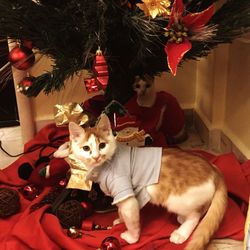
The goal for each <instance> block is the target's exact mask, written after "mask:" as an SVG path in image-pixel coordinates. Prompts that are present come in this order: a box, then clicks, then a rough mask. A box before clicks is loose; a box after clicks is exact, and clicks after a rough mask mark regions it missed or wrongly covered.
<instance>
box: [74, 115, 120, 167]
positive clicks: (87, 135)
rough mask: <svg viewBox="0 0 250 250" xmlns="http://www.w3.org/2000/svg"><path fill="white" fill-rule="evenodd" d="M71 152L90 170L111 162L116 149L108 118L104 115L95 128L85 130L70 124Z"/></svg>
mask: <svg viewBox="0 0 250 250" xmlns="http://www.w3.org/2000/svg"><path fill="white" fill-rule="evenodd" d="M69 132H70V141H71V150H72V152H71V153H73V154H74V156H75V157H76V158H77V159H79V160H81V161H82V162H83V163H84V164H85V166H86V167H87V168H89V169H91V168H94V167H97V166H100V165H102V164H103V163H104V162H105V161H107V160H110V159H111V158H112V156H113V154H114V152H115V149H116V140H115V137H114V136H113V134H112V130H111V126H110V122H109V119H108V117H107V116H106V115H105V114H102V115H101V117H100V120H99V122H98V123H97V125H96V126H95V127H92V128H87V129H83V128H82V127H80V126H78V125H77V124H75V123H72V122H71V123H70V124H69Z"/></svg>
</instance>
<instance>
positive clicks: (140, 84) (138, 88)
mask: <svg viewBox="0 0 250 250" xmlns="http://www.w3.org/2000/svg"><path fill="white" fill-rule="evenodd" d="M153 88H154V78H153V77H151V76H148V75H145V76H143V77H139V76H137V77H136V78H135V82H134V84H133V89H134V91H135V92H136V93H137V95H138V96H140V97H142V96H147V95H148V94H149V93H151V91H152V89H153Z"/></svg>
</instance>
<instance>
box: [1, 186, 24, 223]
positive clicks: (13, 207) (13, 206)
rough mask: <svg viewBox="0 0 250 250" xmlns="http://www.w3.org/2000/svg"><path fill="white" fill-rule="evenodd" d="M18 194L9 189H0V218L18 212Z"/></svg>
mask: <svg viewBox="0 0 250 250" xmlns="http://www.w3.org/2000/svg"><path fill="white" fill-rule="evenodd" d="M20 207H21V205H20V200H19V195H18V192H17V191H16V190H14V189H10V188H0V218H6V217H8V216H11V215H13V214H16V213H17V212H18V211H19V210H20Z"/></svg>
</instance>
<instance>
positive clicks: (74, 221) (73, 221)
mask: <svg viewBox="0 0 250 250" xmlns="http://www.w3.org/2000/svg"><path fill="white" fill-rule="evenodd" d="M56 216H57V218H58V219H59V221H60V223H61V225H62V227H63V228H70V227H76V228H81V225H82V221H83V219H84V217H85V214H84V209H83V207H82V205H81V203H80V202H79V201H77V200H68V201H65V202H64V203H62V204H61V205H60V206H59V207H58V209H57V210H56Z"/></svg>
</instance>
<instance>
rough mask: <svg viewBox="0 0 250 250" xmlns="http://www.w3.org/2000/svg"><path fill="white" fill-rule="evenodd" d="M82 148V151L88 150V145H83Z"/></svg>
mask: <svg viewBox="0 0 250 250" xmlns="http://www.w3.org/2000/svg"><path fill="white" fill-rule="evenodd" d="M82 149H83V150H84V151H89V150H90V147H89V146H83V147H82Z"/></svg>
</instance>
